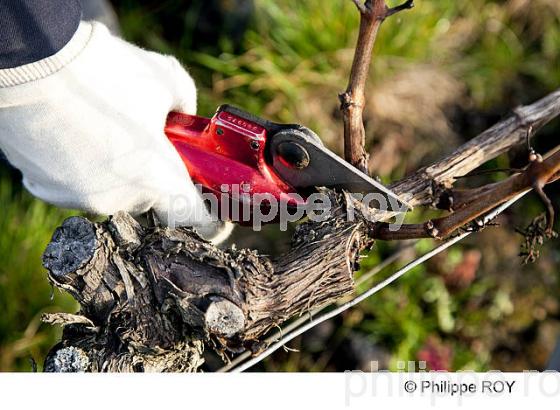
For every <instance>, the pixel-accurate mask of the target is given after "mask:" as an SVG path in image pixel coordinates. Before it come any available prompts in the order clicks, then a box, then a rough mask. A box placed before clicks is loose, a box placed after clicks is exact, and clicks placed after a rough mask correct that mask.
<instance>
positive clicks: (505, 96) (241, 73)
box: [0, 0, 560, 371]
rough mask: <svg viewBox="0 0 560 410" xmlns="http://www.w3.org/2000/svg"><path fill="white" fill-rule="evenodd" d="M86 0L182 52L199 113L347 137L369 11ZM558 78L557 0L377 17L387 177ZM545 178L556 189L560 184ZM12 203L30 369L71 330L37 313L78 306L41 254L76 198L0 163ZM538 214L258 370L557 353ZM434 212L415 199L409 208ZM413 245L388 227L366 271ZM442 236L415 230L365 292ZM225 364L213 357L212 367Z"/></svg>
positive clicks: (509, 222)
mask: <svg viewBox="0 0 560 410" xmlns="http://www.w3.org/2000/svg"><path fill="white" fill-rule="evenodd" d="M82 1H83V2H84V6H85V10H86V14H88V15H90V16H95V17H96V18H100V19H102V20H103V21H106V22H107V23H108V24H109V25H110V26H111V27H112V28H113V30H114V31H115V32H119V33H120V34H121V35H122V36H123V37H124V38H125V39H127V40H129V41H132V42H134V43H136V44H138V45H140V46H142V47H145V48H148V49H153V50H157V51H159V52H162V53H166V54H172V55H175V56H176V57H177V58H179V60H181V61H182V63H183V64H184V65H185V66H186V67H187V68H188V69H189V71H190V72H191V74H192V76H193V77H194V78H195V80H196V82H197V84H198V88H199V107H200V108H199V114H201V115H206V116H210V115H211V114H212V113H213V112H214V110H215V109H216V107H217V106H218V105H219V104H222V103H232V104H235V105H238V106H240V107H242V108H244V109H246V110H248V111H251V112H253V113H254V114H256V115H260V116H264V117H267V118H270V119H272V120H275V121H284V122H298V123H302V124H305V125H306V126H308V127H310V128H312V129H314V130H315V131H316V132H317V133H318V134H319V135H320V136H321V137H322V139H323V140H324V141H325V143H326V144H327V145H328V146H329V147H330V148H331V149H333V150H335V151H337V152H341V149H342V122H341V117H340V113H339V111H338V98H337V95H338V93H339V92H341V91H343V90H344V89H345V87H346V83H347V79H348V74H349V70H350V65H351V62H352V57H353V53H354V43H355V40H356V34H357V27H358V21H359V16H358V12H357V10H356V8H355V6H354V5H353V3H352V2H351V1H350V0H329V1H328V2H325V1H322V0H307V1H300V0H282V1H275V0H254V1H249V0H191V1H188V0H184V1H180V0H147V1H135V0H114V1H113V2H112V6H113V10H114V12H113V11H111V10H109V12H107V10H105V11H103V7H101V9H100V8H99V4H100V3H99V2H97V1H96V0H82ZM388 3H389V4H390V5H395V4H396V2H395V1H389V2H388ZM100 10H101V11H100ZM558 87H560V2H558V1H557V0H502V1H484V0H471V1H468V2H458V1H456V0H438V1H428V0H418V1H416V7H415V8H414V9H413V10H410V11H407V12H403V13H401V14H399V15H397V16H395V17H392V18H391V19H389V20H387V21H386V22H385V23H384V24H383V26H382V29H381V31H380V34H379V36H378V39H377V43H376V46H375V51H374V59H373V65H372V70H371V79H370V81H369V84H368V89H367V97H366V98H367V106H366V109H365V113H364V115H365V121H366V132H367V136H368V149H369V150H370V152H371V160H370V164H369V167H370V171H371V173H372V174H374V175H379V176H380V177H381V179H382V180H383V181H384V182H386V183H389V182H391V181H395V180H397V179H399V178H402V177H404V176H405V175H407V174H408V173H410V172H412V171H414V170H415V169H417V168H419V167H420V166H422V165H426V164H428V163H430V162H432V161H433V160H435V159H437V158H439V157H441V156H442V155H444V154H446V153H449V152H450V151H451V150H452V149H453V148H454V147H456V146H458V145H459V144H461V143H463V142H465V141H466V140H468V139H470V138H472V137H473V136H475V135H477V133H479V132H481V131H483V130H484V129H486V128H487V127H489V126H491V125H492V124H494V123H495V122H496V121H499V120H500V119H501V118H503V117H505V116H507V115H509V114H510V113H511V110H512V109H513V108H515V107H516V106H518V105H521V104H526V103H530V102H532V101H534V100H536V99H538V98H540V97H543V96H544V95H546V94H547V93H549V92H551V91H553V90H555V89H556V88H558ZM559 135H560V120H558V119H557V120H555V121H553V122H552V123H551V124H550V125H549V126H547V127H545V128H544V129H543V130H541V131H539V133H538V135H537V137H536V139H535V148H536V149H537V151H539V152H541V153H544V152H546V151H547V150H549V149H551V148H553V147H554V146H555V145H556V144H558V142H559V141H560V140H559V139H558V136H559ZM526 157H527V152H526V150H525V149H524V148H520V149H519V150H518V152H514V153H512V154H510V155H504V156H502V157H500V158H498V159H496V160H495V161H492V163H489V164H487V165H486V166H485V168H488V169H491V168H507V167H516V166H522V165H523V164H524V161H526ZM503 177H504V175H503V174H490V175H486V176H484V177H475V178H469V179H467V180H465V181H464V182H462V184H463V185H476V184H481V183H485V182H489V181H493V180H498V179H500V178H503ZM547 192H548V194H549V195H550V196H551V198H552V199H553V202H554V203H555V204H556V205H558V198H559V192H558V184H556V186H554V185H553V186H549V187H547ZM0 210H1V216H0V371H30V370H31V368H32V366H31V359H32V358H33V359H34V360H35V361H36V362H37V364H38V365H39V369H41V364H42V361H43V359H44V356H45V354H46V352H47V351H48V349H49V348H50V347H51V346H52V345H53V344H54V343H55V342H56V340H57V338H58V337H59V335H60V329H57V328H53V327H49V326H45V325H43V324H41V323H40V320H39V318H40V315H41V313H43V312H55V311H66V312H73V311H75V310H76V309H77V306H76V304H75V303H74V302H73V301H72V299H71V298H70V297H69V296H68V295H65V294H61V293H59V292H58V291H54V292H53V290H52V288H51V286H50V285H49V283H48V282H47V278H46V274H45V271H44V269H43V268H42V267H41V254H42V252H43V250H44V248H45V246H46V245H47V243H48V242H49V240H50V237H51V235H52V232H53V231H54V229H55V228H56V227H57V226H58V225H60V224H61V223H62V221H63V220H64V218H66V217H68V216H70V215H76V214H78V213H77V212H75V211H68V210H60V209H56V208H54V207H52V206H49V205H47V204H45V203H43V202H40V201H38V200H36V199H34V198H32V197H31V196H30V195H29V194H28V193H27V192H25V191H24V190H23V189H22V187H21V183H20V175H19V174H18V172H17V171H15V170H13V169H10V168H9V167H8V166H7V164H5V163H1V161H0ZM542 212H543V206H542V205H541V203H540V202H539V201H538V200H537V199H536V198H535V197H534V196H532V195H529V196H528V197H527V198H526V199H524V200H523V201H522V202H520V203H518V204H516V205H515V206H514V207H513V208H512V209H511V210H509V211H507V212H506V213H505V214H504V215H503V216H501V217H500V218H499V220H498V222H499V226H493V227H489V228H487V229H486V230H484V231H483V232H481V233H478V234H476V235H472V236H471V237H469V238H468V239H467V240H465V241H463V242H462V243H460V244H459V245H455V246H454V247H452V248H451V249H449V250H448V251H447V252H444V253H442V254H440V255H439V256H438V257H436V258H434V259H433V260H431V261H430V262H428V263H426V264H424V265H423V266H420V267H418V268H416V269H415V270H414V271H412V272H410V273H408V274H407V275H406V276H405V277H403V278H401V279H400V280H399V281H397V282H396V283H395V284H393V285H391V286H389V287H387V288H386V289H385V290H383V291H382V292H381V293H379V294H377V295H376V296H374V297H372V298H370V299H369V300H367V301H366V302H364V303H362V304H360V305H359V306H358V307H357V308H354V309H352V310H350V311H347V312H346V313H345V314H344V315H342V316H339V317H338V318H336V320H331V321H329V322H327V323H325V324H323V325H321V326H319V327H318V328H316V329H314V330H312V331H310V332H308V333H306V334H305V335H304V336H303V337H301V338H299V339H297V340H295V341H293V342H291V343H290V344H289V347H290V349H295V350H296V351H289V352H288V351H279V352H277V353H276V354H274V355H273V356H272V357H271V358H269V359H267V360H266V361H265V362H264V363H263V364H262V365H260V367H259V368H258V369H259V370H267V371H342V370H352V369H361V370H369V369H370V367H371V361H377V362H378V363H379V367H380V368H383V369H391V370H397V369H398V368H399V361H407V360H413V361H414V360H424V361H426V363H427V367H428V368H429V369H447V370H463V369H472V370H479V371H483V370H487V369H499V370H508V371H521V370H524V369H541V370H542V369H544V368H546V366H547V362H548V360H549V357H550V356H551V353H552V351H553V349H554V347H555V345H556V340H557V337H558V336H559V335H560V305H559V303H560V292H559V291H560V283H559V278H560V273H559V270H560V269H559V267H560V250H559V246H558V245H559V240H558V239H556V240H551V241H549V242H547V243H545V244H544V246H543V247H542V248H541V252H540V253H541V256H540V258H539V259H538V260H537V261H536V262H535V263H533V264H528V265H524V264H523V263H522V258H520V257H519V256H518V254H519V252H520V247H521V244H522V242H523V237H522V236H521V235H519V234H518V233H516V232H515V228H516V227H519V228H522V227H525V226H527V225H528V224H529V223H530V221H531V220H532V219H533V218H535V217H536V216H538V215H539V214H540V213H542ZM434 215H437V213H436V212H435V211H426V210H425V211H415V212H414V213H412V214H411V215H410V216H409V217H408V220H407V221H408V222H419V221H423V220H425V219H427V218H429V217H432V216H434ZM556 226H558V224H556ZM232 241H233V242H236V243H237V244H238V246H251V247H254V248H257V249H260V250H261V251H262V253H264V254H271V255H274V254H277V253H279V252H282V251H283V250H285V249H286V247H287V246H288V244H289V235H288V234H286V233H281V232H279V231H278V228H277V227H274V226H269V227H267V228H266V229H265V230H264V231H263V232H261V233H252V232H250V231H248V230H246V229H238V231H237V233H236V235H235V236H234V238H233V239H232ZM406 245H407V244H405V243H383V242H378V243H377V245H376V246H375V247H374V249H373V250H372V251H371V253H370V254H368V255H367V257H366V258H365V259H364V262H363V264H362V268H361V271H360V272H359V273H358V276H360V275H363V274H367V272H369V271H370V270H371V269H374V268H375V266H377V265H378V264H379V263H380V261H383V260H385V259H386V258H388V257H389V256H391V255H392V254H394V252H395V251H396V250H398V249H401V248H403V247H404V246H406ZM434 245H435V243H434V242H433V241H431V240H422V241H419V242H418V243H415V244H413V245H409V246H408V248H406V249H405V250H404V251H402V250H401V252H400V256H399V257H398V258H395V261H394V263H392V264H390V265H389V266H387V267H386V268H385V269H384V270H382V271H381V272H378V273H376V275H375V276H374V277H373V279H369V280H368V281H366V282H365V283H364V284H363V285H361V286H360V288H359V289H358V290H359V291H363V290H365V289H366V288H367V287H368V286H371V284H372V283H375V282H376V281H378V280H380V279H382V278H383V277H385V276H386V275H388V274H390V273H391V272H393V271H394V270H395V269H396V268H398V267H399V266H402V265H404V264H405V263H407V262H408V261H410V260H412V259H413V258H415V257H416V255H419V254H420V253H423V252H425V251H427V250H429V249H431V248H432V247H434ZM219 365H220V363H218V362H217V361H216V358H213V357H209V358H208V365H207V368H208V369H211V368H215V367H216V366H219Z"/></svg>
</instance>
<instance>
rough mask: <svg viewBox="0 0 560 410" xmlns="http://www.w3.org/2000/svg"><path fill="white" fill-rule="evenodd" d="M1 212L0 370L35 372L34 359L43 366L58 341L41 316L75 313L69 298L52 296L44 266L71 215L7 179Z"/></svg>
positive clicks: (0, 182)
mask: <svg viewBox="0 0 560 410" xmlns="http://www.w3.org/2000/svg"><path fill="white" fill-rule="evenodd" d="M0 210H1V213H2V216H1V217H0V311H1V312H2V314H0V371H6V370H30V369H31V365H30V361H29V360H30V358H34V359H35V360H37V362H38V364H39V366H41V364H42V359H43V358H44V356H45V354H46V352H47V351H48V349H49V348H50V347H51V346H52V345H53V344H54V342H55V341H56V340H57V338H58V337H59V331H58V329H56V328H51V327H49V326H45V325H42V324H41V322H40V315H41V313H43V312H47V311H48V312H56V311H66V312H71V311H74V310H76V305H75V303H74V302H73V301H72V300H71V298H70V297H69V296H68V295H63V294H61V293H60V292H58V291H56V292H54V293H53V289H52V288H51V286H50V285H49V283H48V281H47V275H46V271H45V270H44V269H43V268H42V267H41V254H42V252H43V250H44V249H45V247H46V245H47V243H48V242H49V240H50V237H51V235H52V233H53V232H54V229H55V228H56V227H57V226H59V225H60V224H61V222H62V221H63V220H64V218H66V217H68V216H70V215H71V214H72V213H71V212H69V211H62V210H58V209H55V208H54V207H51V206H49V205H47V204H45V203H43V202H41V201H39V200H36V199H34V198H32V197H31V196H30V195H29V194H27V193H26V192H24V191H22V190H21V188H20V187H14V186H13V184H12V182H11V180H10V179H9V178H8V177H6V176H1V177H0ZM74 214H75V213H74ZM51 297H52V298H51Z"/></svg>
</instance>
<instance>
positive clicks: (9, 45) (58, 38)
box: [0, 0, 82, 69]
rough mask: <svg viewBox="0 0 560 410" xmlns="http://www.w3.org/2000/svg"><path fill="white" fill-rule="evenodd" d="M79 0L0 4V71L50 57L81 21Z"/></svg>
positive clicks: (13, 0)
mask: <svg viewBox="0 0 560 410" xmlns="http://www.w3.org/2000/svg"><path fill="white" fill-rule="evenodd" d="M81 13H82V12H81V6H80V2H79V0H0V69H3V68H14V67H18V66H20V65H23V64H28V63H33V62H35V61H38V60H41V59H43V58H46V57H50V56H52V55H53V54H55V53H56V52H57V51H59V50H60V49H61V48H62V47H64V46H65V45H66V43H68V41H69V40H70V39H71V38H72V35H73V34H74V33H75V32H76V30H77V28H78V25H79V24H80V18H81Z"/></svg>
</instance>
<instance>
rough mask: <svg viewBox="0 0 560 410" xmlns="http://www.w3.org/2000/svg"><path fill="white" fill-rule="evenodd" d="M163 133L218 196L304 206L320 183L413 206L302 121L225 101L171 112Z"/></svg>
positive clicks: (198, 178)
mask: <svg viewBox="0 0 560 410" xmlns="http://www.w3.org/2000/svg"><path fill="white" fill-rule="evenodd" d="M165 133H166V135H167V137H168V138H169V140H170V141H171V143H172V144H173V145H174V146H175V148H176V149H177V151H178V153H179V155H180V156H181V158H182V160H183V162H184V164H185V166H186V167H187V170H188V172H189V174H190V176H191V178H192V180H193V181H194V182H195V184H200V185H202V187H203V189H204V191H206V192H211V193H214V194H216V195H218V197H219V196H220V195H227V196H229V199H230V201H231V202H236V201H238V202H243V201H247V199H246V198H250V199H249V201H251V200H252V199H251V198H254V197H255V195H256V194H261V195H262V194H266V195H268V196H271V197H272V199H275V200H278V201H284V202H285V203H286V204H287V205H288V206H289V207H291V208H298V207H306V206H307V199H308V198H309V195H311V194H312V193H313V192H316V188H317V187H327V188H333V189H339V190H340V189H343V190H345V191H348V192H351V193H357V192H361V193H370V192H373V193H378V194H381V195H382V197H383V198H385V199H386V200H387V203H388V204H393V205H395V206H393V208H396V207H398V208H399V210H401V211H403V210H405V211H406V210H408V209H409V206H408V205H407V204H406V203H405V202H404V201H402V200H401V199H399V197H398V196H397V195H396V194H394V193H393V192H391V191H390V190H389V189H388V188H386V187H385V186H383V185H382V184H381V183H379V182H377V181H376V180H374V179H372V178H371V177H369V176H368V175H366V174H364V173H363V172H361V171H359V170H358V169H356V168H355V167H353V166H352V165H350V164H348V163H347V162H346V161H344V160H342V159H341V158H340V157H338V156H337V155H336V154H334V153H333V152H332V151H330V150H329V149H327V148H326V147H325V146H323V144H322V142H321V140H320V139H319V137H318V136H317V135H316V134H315V133H314V132H313V131H311V130H310V129H309V128H307V127H304V126H302V125H298V124H279V123H274V122H271V121H268V120H265V119H263V118H260V117H257V116H254V115H252V114H250V113H248V112H246V111H243V110H241V109H239V108H236V107H233V106H230V105H222V106H220V107H219V108H218V109H217V111H216V113H215V115H214V116H213V117H212V118H204V117H200V116H197V115H188V114H182V113H177V112H172V113H170V114H169V116H168V118H167V123H166V126H165ZM232 187H242V190H243V194H244V195H237V193H236V192H233V188H232ZM251 209H252V208H251ZM395 210H396V209H395ZM244 222H250V221H244Z"/></svg>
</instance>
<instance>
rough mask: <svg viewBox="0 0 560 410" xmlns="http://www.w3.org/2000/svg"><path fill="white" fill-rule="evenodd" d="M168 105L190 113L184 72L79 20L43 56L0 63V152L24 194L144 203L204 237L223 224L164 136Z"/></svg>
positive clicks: (100, 203)
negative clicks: (30, 60) (5, 66)
mask: <svg viewBox="0 0 560 410" xmlns="http://www.w3.org/2000/svg"><path fill="white" fill-rule="evenodd" d="M169 111H181V112H185V113H189V114H194V113H195V112H196V88H195V85H194V82H193V80H192V78H191V77H190V76H189V74H188V73H187V72H186V71H185V70H184V69H183V67H182V66H181V65H180V64H179V63H178V62H177V60H176V59H175V58H173V57H169V56H163V55H160V54H157V53H153V52H149V51H145V50H142V49H140V48H138V47H135V46H133V45H131V44H129V43H127V42H125V41H123V40H121V39H119V38H117V37H114V36H112V35H111V34H110V33H109V32H108V30H107V29H106V27H105V26H103V25H102V24H100V23H88V22H82V23H80V26H79V28H78V30H77V32H76V33H75V34H74V36H73V38H72V39H71V40H70V42H69V43H68V44H67V45H66V46H65V47H64V48H63V49H62V50H60V51H59V52H58V53H56V54H55V55H53V56H51V57H48V58H45V59H43V60H40V61H38V62H35V63H31V64H27V65H24V66H20V67H17V68H10V69H3V70H0V149H2V150H3V151H4V153H5V154H6V157H7V158H8V161H10V162H11V163H12V164H13V165H14V166H15V167H16V168H18V169H19V170H20V171H21V172H22V173H23V183H24V185H25V187H26V188H27V189H28V190H29V191H30V192H31V193H32V194H33V195H35V196H37V197H39V198H41V199H43V200H45V201H47V202H50V203H52V204H55V205H57V206H60V207H66V208H77V209H82V210H86V211H89V212H93V213H96V214H113V213H115V212H116V211H118V210H124V211H127V212H130V213H132V214H133V215H137V214H140V213H143V212H146V211H147V210H149V209H150V208H153V209H154V210H155V211H156V213H157V215H158V216H159V218H160V219H161V220H162V221H163V222H164V223H166V224H171V225H174V224H180V225H189V226H194V227H195V228H196V229H197V230H198V231H199V232H200V233H201V234H203V235H204V236H206V237H212V236H214V235H215V234H216V233H218V231H219V230H220V227H221V226H223V224H220V223H218V222H214V221H212V219H211V217H210V215H209V214H208V212H207V211H206V208H205V207H204V204H203V202H202V198H201V197H200V195H199V193H198V191H197V190H196V189H195V187H194V185H193V183H192V181H191V179H190V178H189V176H188V173H187V171H186V168H185V166H184V164H183V162H182V160H181V159H180V157H179V155H178V154H177V152H176V151H175V149H174V148H173V146H172V145H171V143H170V142H169V141H168V140H167V138H166V137H165V134H164V132H163V129H164V125H165V120H166V117H167V114H168V113H169Z"/></svg>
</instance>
